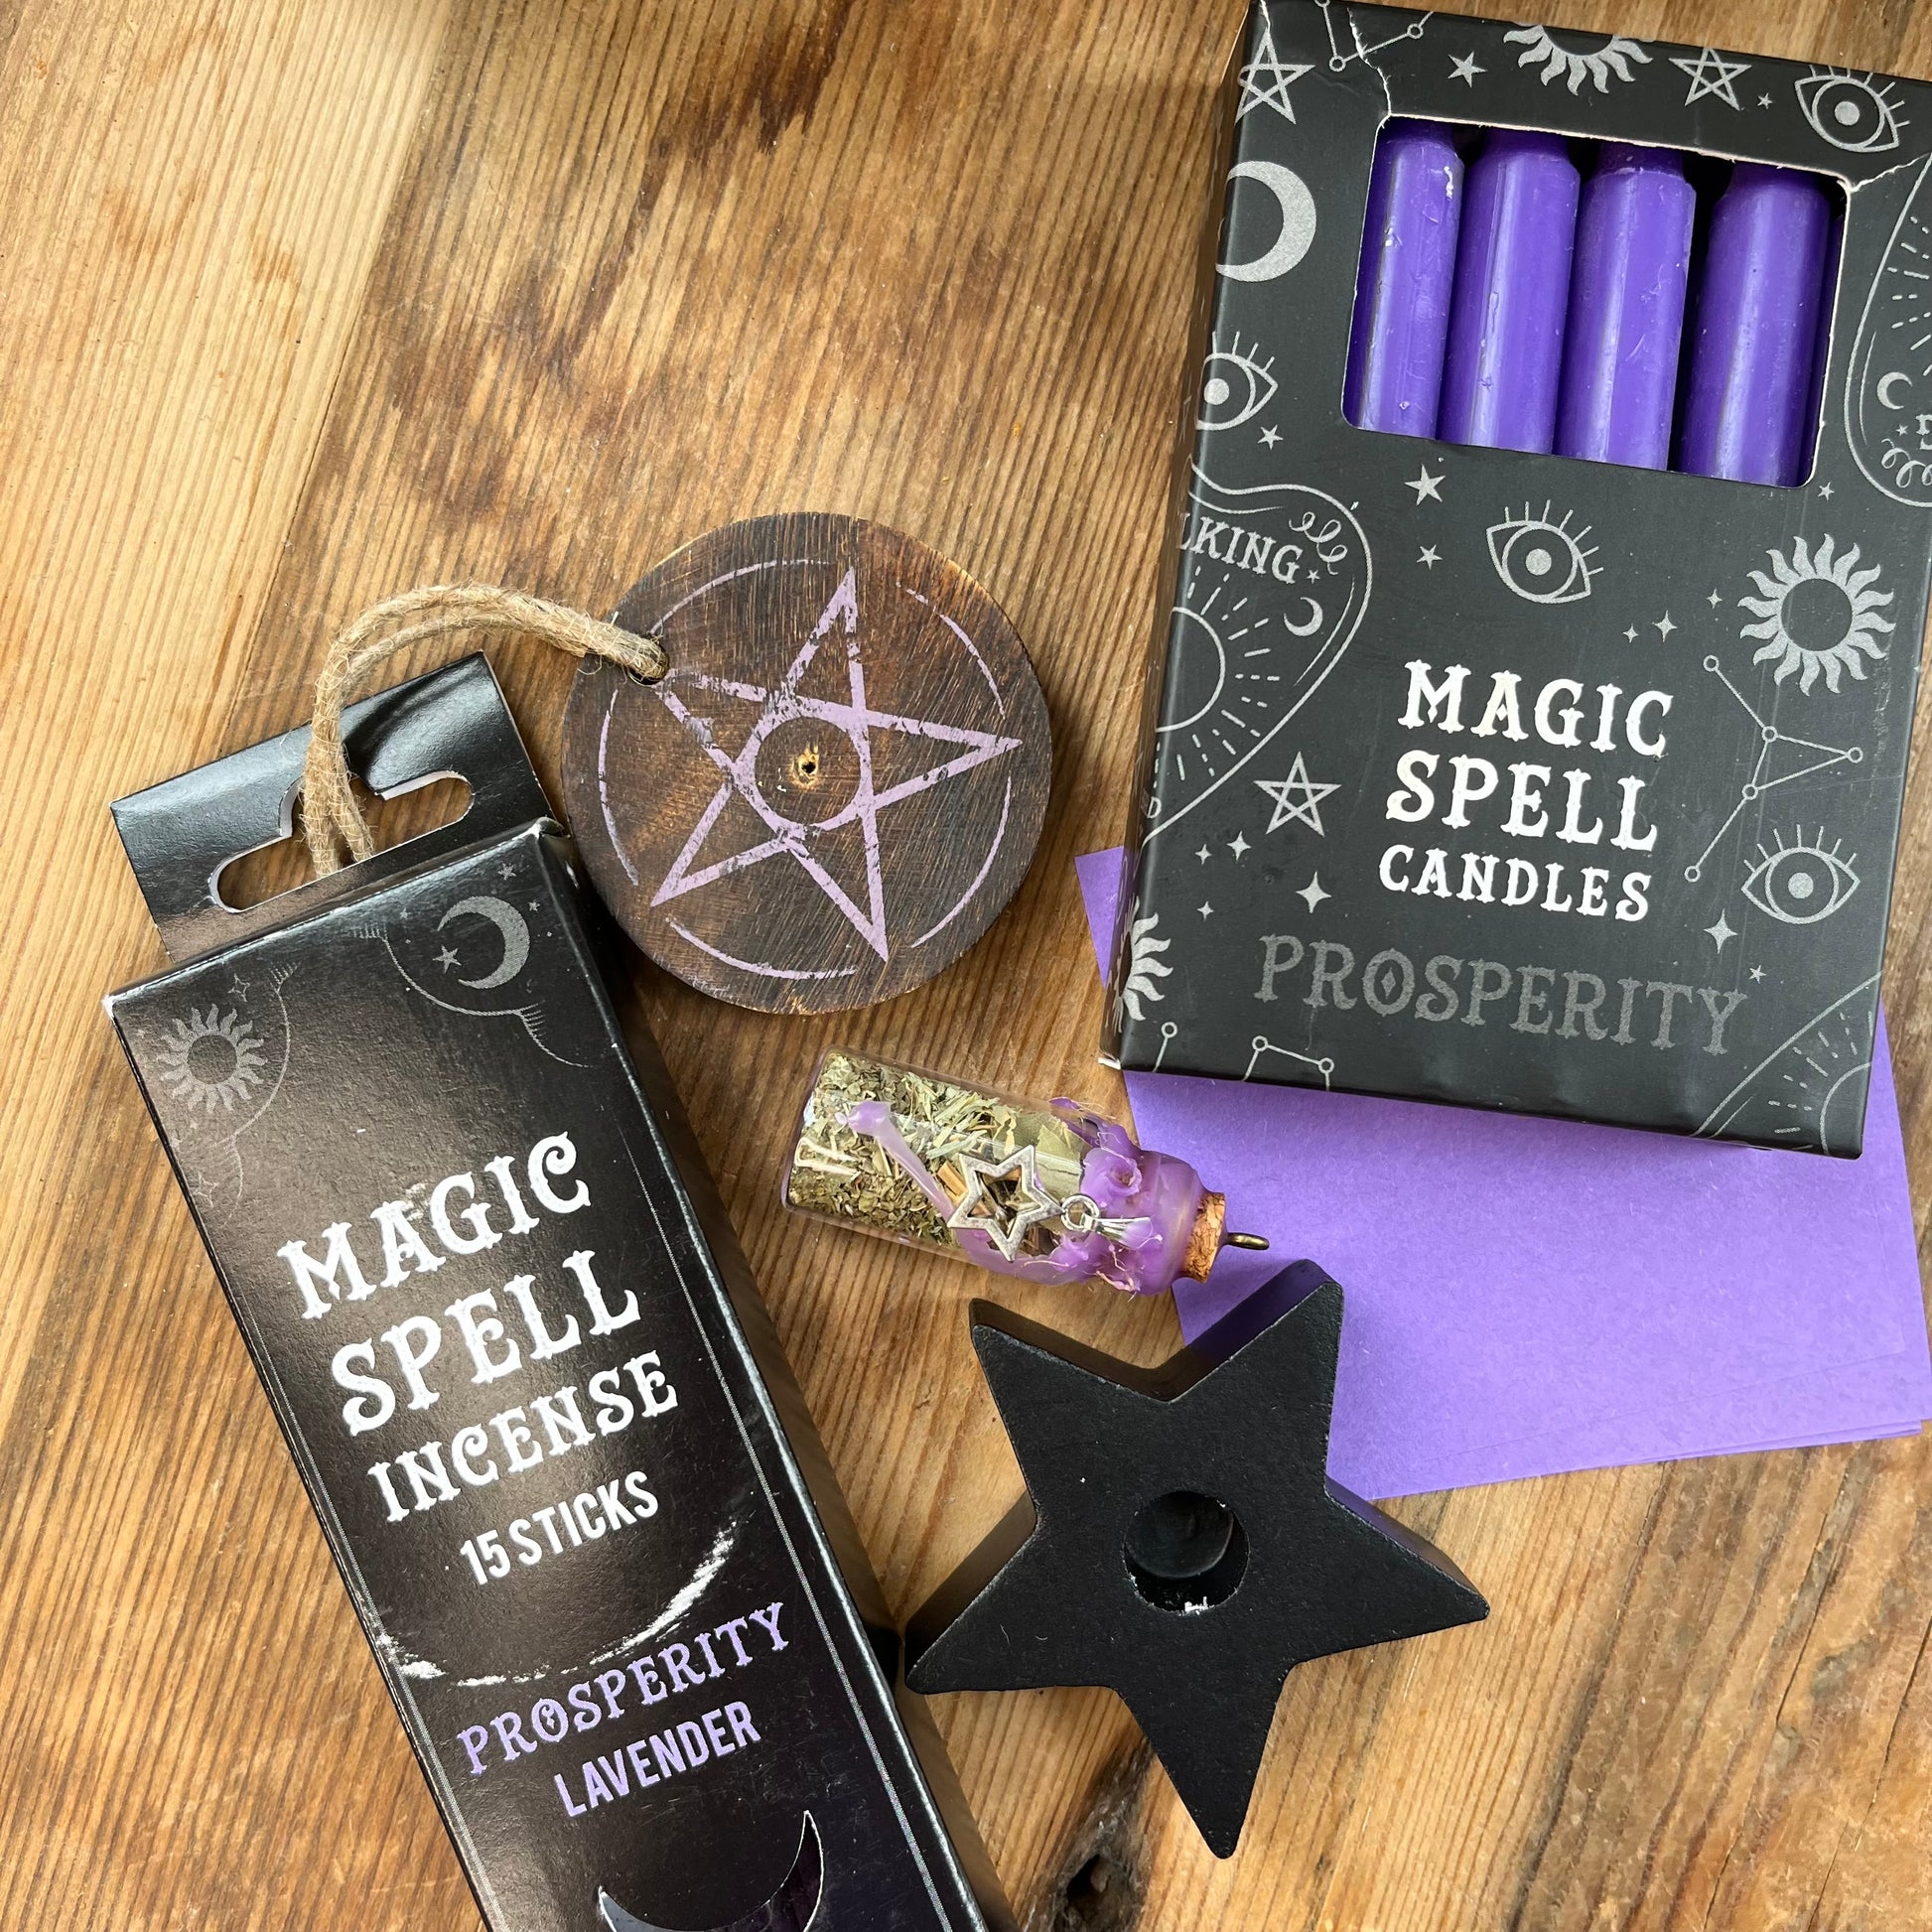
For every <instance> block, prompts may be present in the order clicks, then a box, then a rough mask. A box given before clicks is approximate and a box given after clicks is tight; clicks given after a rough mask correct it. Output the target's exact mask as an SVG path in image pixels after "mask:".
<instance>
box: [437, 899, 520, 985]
mask: <svg viewBox="0 0 1932 1932" xmlns="http://www.w3.org/2000/svg"><path fill="white" fill-rule="evenodd" d="M466 912H474V913H476V914H477V916H478V917H479V918H483V919H487V920H488V921H489V923H490V924H491V925H493V926H494V927H495V928H496V930H497V931H498V932H500V933H501V934H502V935H503V957H502V960H501V961H500V963H499V964H498V965H497V966H496V968H495V970H494V971H492V972H488V973H484V974H483V976H482V977H481V978H479V979H473V980H466V979H459V980H458V981H457V984H458V985H459V986H472V987H475V988H476V989H477V991H478V992H480V993H482V992H486V991H487V990H488V989H489V988H490V987H492V986H507V985H508V984H509V982H510V981H511V980H513V979H514V978H515V977H516V976H517V974H518V973H520V972H521V971H522V970H523V965H524V962H525V961H526V960H527V959H528V958H529V957H530V928H529V927H528V926H527V925H526V924H525V923H524V922H523V914H522V913H521V912H519V911H518V910H517V909H516V907H515V906H513V905H511V904H510V903H509V902H508V901H507V900H506V899H500V898H488V897H481V898H460V899H458V900H457V902H456V903H455V904H454V905H453V906H451V907H450V909H449V910H448V911H447V912H445V913H444V914H443V916H442V917H441V918H440V919H438V920H437V922H436V929H437V931H438V932H441V931H442V930H443V928H444V927H445V926H446V925H448V924H449V922H450V921H451V920H452V919H455V918H461V917H462V915H463V914H464V913H466Z"/></svg>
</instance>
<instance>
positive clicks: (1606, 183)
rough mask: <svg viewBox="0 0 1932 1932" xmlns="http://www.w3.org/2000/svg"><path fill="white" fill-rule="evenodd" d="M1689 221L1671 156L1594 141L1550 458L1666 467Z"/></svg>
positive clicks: (1677, 163) (1693, 201) (1691, 209)
mask: <svg viewBox="0 0 1932 1932" xmlns="http://www.w3.org/2000/svg"><path fill="white" fill-rule="evenodd" d="M1696 222H1697V193H1696V191H1695V190H1694V189H1693V188H1692V187H1691V184H1690V183H1689V182H1688V181H1686V180H1685V179H1684V159H1683V157H1682V156H1681V155H1677V154H1672V153H1671V152H1669V151H1668V150H1667V149H1664V148H1633V147H1625V146H1623V145H1622V144H1620V143H1617V142H1605V143H1604V145H1603V151H1602V154H1601V156H1600V157H1599V159H1598V161H1597V164H1596V172H1595V173H1594V174H1593V175H1591V176H1590V178H1589V180H1588V182H1587V184H1586V185H1585V188H1584V193H1583V203H1582V210H1581V212H1580V213H1579V215H1578V218H1577V256H1576V266H1575V268H1574V270H1573V272H1572V276H1571V283H1570V323H1569V329H1568V333H1567V335H1566V338H1565V342H1564V351H1563V400H1562V405H1561V407H1560V409H1559V411H1558V418H1557V450H1558V452H1559V453H1560V454H1561V455H1563V456H1580V457H1588V458H1589V459H1591V460H1592V461H1593V462H1596V463H1628V464H1633V465H1635V466H1637V467H1639V468H1641V469H1645V470H1661V469H1663V468H1664V466H1665V465H1666V464H1667V463H1669V461H1670V433H1671V417H1672V413H1673V411H1674V409H1675V407H1676V402H1677V361H1678V349H1679V347H1680V345H1681V344H1682V342H1683V336H1684V295H1685V289H1686V286H1687V284H1688V281H1689V277H1690V269H1691V231H1692V229H1693V227H1694V226H1695V225H1696Z"/></svg>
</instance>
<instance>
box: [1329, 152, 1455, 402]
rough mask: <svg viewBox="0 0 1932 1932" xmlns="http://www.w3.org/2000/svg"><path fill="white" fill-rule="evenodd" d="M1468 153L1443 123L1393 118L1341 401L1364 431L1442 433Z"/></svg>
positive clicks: (1365, 243)
mask: <svg viewBox="0 0 1932 1932" xmlns="http://www.w3.org/2000/svg"><path fill="white" fill-rule="evenodd" d="M1461 215H1462V160H1461V157H1460V156H1459V155H1458V154H1457V153H1456V152H1455V144H1454V143H1453V142H1452V141H1451V140H1450V139H1449V130H1448V129H1447V128H1445V127H1442V126H1440V125H1439V124H1438V123H1436V122H1434V121H1391V122H1390V123H1389V125H1388V127H1387V128H1386V129H1385V130H1384V132H1383V135H1382V139H1381V141H1380V142H1379V143H1378V144H1377V146H1376V150H1375V172H1374V174H1373V175H1372V176H1371V177H1370V180H1369V189H1368V215H1367V220H1366V223H1365V225H1364V227H1363V231H1362V262H1361V270H1360V273H1359V275H1358V276H1357V279H1356V285H1355V321H1354V326H1353V329H1352V331H1351V333H1350V336H1349V342H1348V380H1347V386H1346V389H1345V391H1344V393H1343V398H1342V406H1343V409H1344V411H1345V412H1346V414H1347V417H1348V420H1349V421H1350V422H1351V423H1354V424H1357V425H1358V426H1359V427H1361V428H1362V429H1379V430H1391V431H1393V432H1394V433H1395V434H1396V435H1398V436H1434V435H1435V434H1436V415H1437V407H1438V404H1439V402H1440V400H1441V397H1442V388H1443V349H1444V345H1446V344H1447V342H1448V340H1449V296H1450V293H1451V291H1452V290H1453V288H1454V286H1455V237H1456V230H1457V227H1458V226H1459V224H1460V221H1461Z"/></svg>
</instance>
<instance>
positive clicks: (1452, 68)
mask: <svg viewBox="0 0 1932 1932" xmlns="http://www.w3.org/2000/svg"><path fill="white" fill-rule="evenodd" d="M1488 71H1489V69H1487V68H1479V67H1477V66H1476V57H1475V56H1474V55H1473V54H1465V55H1463V57H1462V58H1461V60H1459V61H1451V62H1450V63H1449V78H1450V79H1451V80H1460V81H1461V82H1463V84H1464V85H1466V86H1470V87H1473V86H1474V85H1475V84H1476V75H1477V74H1479V73H1487V72H1488Z"/></svg>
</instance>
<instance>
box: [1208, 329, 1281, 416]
mask: <svg viewBox="0 0 1932 1932" xmlns="http://www.w3.org/2000/svg"><path fill="white" fill-rule="evenodd" d="M1260 353H1261V345H1260V344H1259V343H1257V344H1256V345H1254V346H1253V347H1252V348H1249V349H1245V350H1244V349H1243V348H1242V346H1241V338H1240V337H1239V336H1237V337H1235V339H1234V341H1233V344H1232V345H1230V346H1229V347H1227V348H1217V349H1215V350H1214V351H1213V353H1212V354H1210V355H1209V356H1208V358H1207V363H1206V366H1205V367H1204V368H1203V370H1202V372H1201V386H1200V420H1199V422H1198V424H1197V425H1196V427H1198V428H1200V429H1238V428H1239V427H1240V425H1241V424H1243V423H1245V422H1246V421H1247V420H1248V418H1249V417H1250V416H1252V415H1254V414H1256V412H1257V411H1259V410H1263V409H1266V408H1267V407H1268V404H1269V400H1270V399H1271V398H1272V397H1273V395H1274V393H1275V391H1276V390H1277V389H1278V388H1279V387H1280V386H1281V385H1280V384H1279V383H1278V382H1277V381H1276V380H1275V376H1274V368H1275V361H1274V357H1273V356H1270V357H1269V359H1268V360H1267V361H1265V362H1263V361H1260V360H1258V359H1257V358H1258V357H1259V356H1260Z"/></svg>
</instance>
